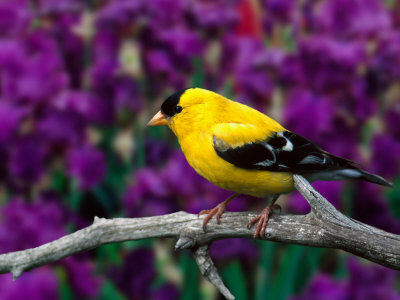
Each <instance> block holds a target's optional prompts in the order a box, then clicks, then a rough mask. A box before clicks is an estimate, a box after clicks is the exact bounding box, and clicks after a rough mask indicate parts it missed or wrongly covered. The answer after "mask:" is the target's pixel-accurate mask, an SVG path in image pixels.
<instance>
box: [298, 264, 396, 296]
mask: <svg viewBox="0 0 400 300" xmlns="http://www.w3.org/2000/svg"><path fill="white" fill-rule="evenodd" d="M347 268H348V270H349V279H348V280H347V281H344V280H337V279H334V278H332V277H329V276H328V275H325V274H317V275H316V276H315V277H314V278H313V279H312V281H311V283H310V285H309V286H308V287H307V288H306V290H305V291H304V292H303V293H302V295H301V296H297V297H292V298H290V299H291V300H302V299H304V300H305V299H307V300H314V299H315V300H317V299H318V300H331V299H332V300H333V299H335V300H347V299H354V300H362V299H389V300H398V299H400V295H399V294H398V292H396V288H395V280H396V277H395V275H396V272H395V271H393V270H390V269H388V268H385V267H382V266H380V265H377V264H368V265H362V264H361V263H360V262H359V261H358V260H356V259H355V258H350V259H349V260H348V263H347Z"/></svg>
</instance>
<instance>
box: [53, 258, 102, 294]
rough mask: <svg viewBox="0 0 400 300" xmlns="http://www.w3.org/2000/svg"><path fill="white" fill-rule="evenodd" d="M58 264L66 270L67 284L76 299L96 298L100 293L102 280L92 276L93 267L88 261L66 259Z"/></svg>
mask: <svg viewBox="0 0 400 300" xmlns="http://www.w3.org/2000/svg"><path fill="white" fill-rule="evenodd" d="M60 264H62V265H63V267H64V268H65V270H66V273H67V276H68V283H69V284H70V286H71V288H72V289H73V290H74V292H75V296H76V297H77V298H78V299H87V298H89V297H90V298H96V297H97V295H98V293H99V292H100V287H101V283H102V280H101V279H100V277H95V276H93V273H94V272H95V265H94V263H93V262H91V261H89V260H88V259H79V258H78V257H67V258H65V259H63V260H62V261H61V262H60Z"/></svg>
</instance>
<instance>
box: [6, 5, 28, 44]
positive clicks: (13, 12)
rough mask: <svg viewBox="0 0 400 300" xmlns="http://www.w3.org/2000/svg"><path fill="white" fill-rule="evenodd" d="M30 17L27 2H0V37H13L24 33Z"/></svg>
mask: <svg viewBox="0 0 400 300" xmlns="http://www.w3.org/2000/svg"><path fill="white" fill-rule="evenodd" d="M32 15H33V14H32V11H31V10H30V9H29V3H28V1H24V0H14V1H2V2H1V3H0V37H15V36H18V35H20V34H23V33H24V32H26V31H27V30H28V28H29V25H30V22H31V20H32V17H33V16H32Z"/></svg>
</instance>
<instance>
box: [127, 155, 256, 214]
mask: <svg viewBox="0 0 400 300" xmlns="http://www.w3.org/2000/svg"><path fill="white" fill-rule="evenodd" d="M231 194H232V192H228V191H225V190H222V189H220V188H218V187H216V186H215V185H214V184H212V183H210V182H208V181H207V180H205V179H204V178H202V177H200V175H198V174H197V173H196V172H195V171H194V170H193V169H192V167H190V166H189V164H188V163H187V161H186V159H185V157H184V156H183V154H182V153H180V152H175V153H173V154H172V155H171V156H170V157H169V159H168V161H167V163H166V165H165V166H163V167H162V169H161V170H153V169H151V168H144V169H141V170H139V171H137V172H136V177H135V183H134V185H132V186H131V187H129V188H128V190H127V191H126V193H125V195H124V197H123V202H124V206H125V209H126V211H127V212H128V216H130V217H138V216H149V215H160V214H167V213H172V212H175V211H178V210H185V211H188V212H190V213H199V212H200V211H201V210H203V209H210V208H213V207H214V206H216V205H217V204H219V203H220V202H222V201H223V200H225V199H226V198H228V197H229V196H230V195H231ZM250 202H251V201H248V199H246V198H244V197H239V198H238V199H235V200H234V201H232V202H231V203H230V204H229V208H228V210H229V211H243V210H245V209H246V207H248V205H249V203H250Z"/></svg>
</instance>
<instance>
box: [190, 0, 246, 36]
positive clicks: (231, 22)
mask: <svg viewBox="0 0 400 300" xmlns="http://www.w3.org/2000/svg"><path fill="white" fill-rule="evenodd" d="M190 4H191V5H190V6H189V8H188V14H189V16H190V21H191V22H192V23H193V26H195V27H196V28H199V29H202V30H204V31H205V32H206V33H208V34H210V35H215V34H218V33H219V32H221V31H223V30H225V29H230V28H233V27H234V26H235V25H236V24H237V22H238V20H239V14H238V11H237V5H238V1H229V0H216V1H201V0H198V1H192V2H191V3H190Z"/></svg>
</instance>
